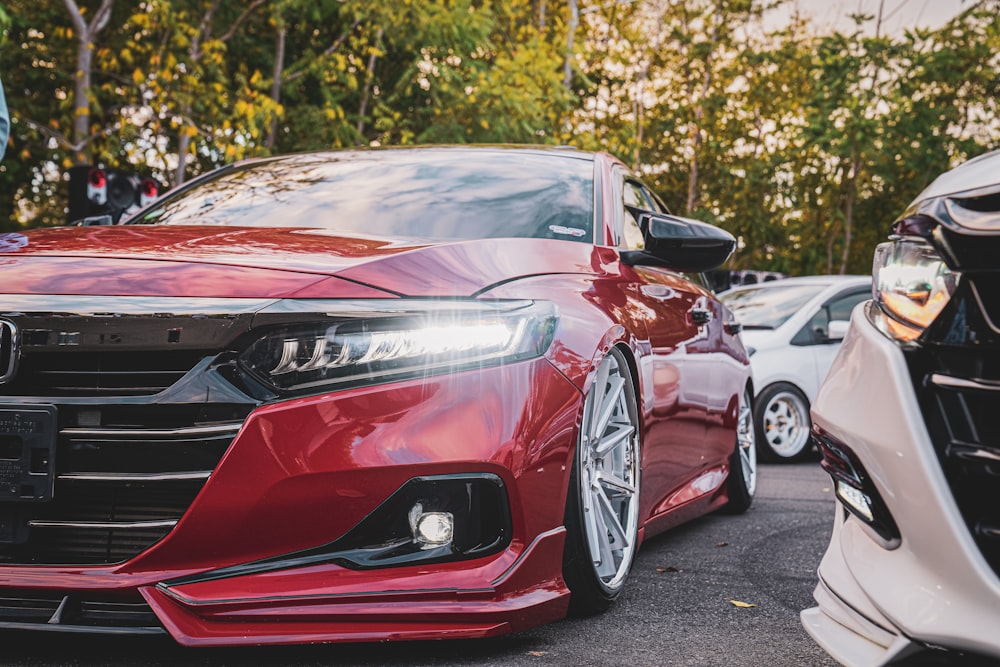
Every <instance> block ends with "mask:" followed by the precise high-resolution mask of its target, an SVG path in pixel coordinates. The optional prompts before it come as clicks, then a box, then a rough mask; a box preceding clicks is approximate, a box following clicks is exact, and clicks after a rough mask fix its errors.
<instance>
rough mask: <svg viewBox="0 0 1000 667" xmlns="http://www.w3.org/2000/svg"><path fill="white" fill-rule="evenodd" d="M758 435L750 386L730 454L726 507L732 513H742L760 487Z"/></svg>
mask: <svg viewBox="0 0 1000 667" xmlns="http://www.w3.org/2000/svg"><path fill="white" fill-rule="evenodd" d="M755 436H756V432H755V429H754V418H753V407H752V405H751V401H750V390H749V389H746V390H744V391H743V398H742V400H740V406H739V411H738V413H737V418H736V448H735V449H734V450H733V454H732V456H731V457H730V458H729V479H727V480H726V485H727V486H726V490H727V491H728V493H729V502H728V503H726V507H725V511H726V512H727V513H729V514H742V513H743V512H746V511H747V510H748V509H750V505H751V504H752V503H753V495H754V493H755V492H756V491H757V447H756V445H755V444H754V441H755V439H756V437H755Z"/></svg>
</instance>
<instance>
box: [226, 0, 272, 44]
mask: <svg viewBox="0 0 1000 667" xmlns="http://www.w3.org/2000/svg"><path fill="white" fill-rule="evenodd" d="M265 2H267V0H253V2H251V3H250V4H249V6H247V8H246V9H244V10H243V13H242V14H240V15H239V17H238V18H237V19H236V20H235V21H233V24H232V25H231V26H229V30H227V31H226V32H225V33H223V35H222V36H221V37H219V41H220V42H228V41H229V40H230V39H232V38H233V35H235V34H236V31H237V30H239V29H240V26H242V25H243V24H244V23H246V22H247V19H249V18H250V15H251V14H253V13H254V11H255V10H256V9H257V8H258V7H260V6H261V5H263V4H264V3H265Z"/></svg>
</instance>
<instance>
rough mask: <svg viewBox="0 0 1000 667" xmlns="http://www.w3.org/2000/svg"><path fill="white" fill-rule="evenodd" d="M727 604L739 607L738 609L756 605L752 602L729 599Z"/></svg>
mask: <svg viewBox="0 0 1000 667" xmlns="http://www.w3.org/2000/svg"><path fill="white" fill-rule="evenodd" d="M729 604H731V605H733V606H734V607H739V608H740V609H749V608H750V607H756V606H757V605H755V604H754V603H752V602H740V601H739V600H729Z"/></svg>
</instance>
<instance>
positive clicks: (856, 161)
mask: <svg viewBox="0 0 1000 667" xmlns="http://www.w3.org/2000/svg"><path fill="white" fill-rule="evenodd" d="M860 171H861V155H860V154H859V153H857V152H855V153H854V155H853V156H852V157H851V173H850V175H849V176H848V178H847V194H846V196H845V199H844V249H843V252H841V254H840V274H841V275H844V274H845V273H847V262H848V260H849V259H850V255H851V241H852V239H853V236H854V204H855V202H856V201H857V198H858V178H860V176H861V174H860V173H859V172H860Z"/></svg>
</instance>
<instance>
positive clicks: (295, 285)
mask: <svg viewBox="0 0 1000 667" xmlns="http://www.w3.org/2000/svg"><path fill="white" fill-rule="evenodd" d="M594 252H595V249H594V247H593V246H590V245H588V244H583V243H573V242H567V241H550V240H544V239H484V240H476V241H460V242H454V243H446V244H431V243H420V242H410V243H399V242H391V241H386V240H376V239H367V238H358V237H344V236H337V235H335V234H333V233H331V232H327V231H325V230H319V229H299V228H294V229H293V228H286V229H257V228H233V227H207V226H205V227H195V226H192V227H166V226H163V227H154V226H148V227H147V226H143V227H140V226H122V227H66V228H55V229H39V230H33V231H30V232H26V233H24V234H0V293H6V294H87V295H136V296H192V297H195V296H215V297H299V298H306V297H316V298H366V297H376V296H382V297H385V296H392V295H406V296H472V295H475V294H476V293H477V292H480V291H482V290H484V289H486V288H488V287H490V286H491V285H494V284H497V283H500V282H505V281H509V280H513V279H516V278H518V277H521V276H525V275H537V274H542V273H580V272H584V273H594V272H596V271H599V270H600V266H601V265H602V264H603V263H604V262H603V261H600V260H599V259H598V258H597V257H595V256H593V253H594ZM605 261H606V260H605Z"/></svg>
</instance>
